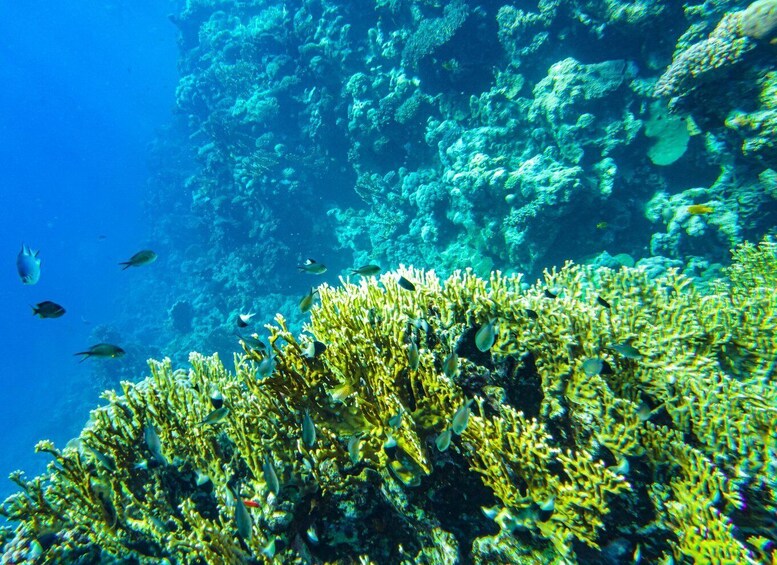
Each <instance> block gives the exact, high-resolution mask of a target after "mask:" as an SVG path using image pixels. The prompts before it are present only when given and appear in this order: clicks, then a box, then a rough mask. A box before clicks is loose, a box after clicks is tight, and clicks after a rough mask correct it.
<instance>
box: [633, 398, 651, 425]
mask: <svg viewBox="0 0 777 565" xmlns="http://www.w3.org/2000/svg"><path fill="white" fill-rule="evenodd" d="M652 415H653V411H652V410H651V409H650V406H648V405H647V403H645V402H640V403H639V406H638V407H637V418H639V421H640V422H647V421H648V420H650V417H651V416H652Z"/></svg>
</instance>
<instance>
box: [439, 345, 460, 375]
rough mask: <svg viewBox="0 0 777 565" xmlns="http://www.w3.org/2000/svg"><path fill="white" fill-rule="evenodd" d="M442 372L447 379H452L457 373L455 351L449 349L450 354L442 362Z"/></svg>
mask: <svg viewBox="0 0 777 565" xmlns="http://www.w3.org/2000/svg"><path fill="white" fill-rule="evenodd" d="M442 372H443V373H444V374H445V376H446V377H448V378H449V379H452V378H453V377H455V376H456V375H457V374H458V373H459V356H458V355H456V352H455V351H451V354H450V355H448V356H447V357H446V358H445V361H443V362H442Z"/></svg>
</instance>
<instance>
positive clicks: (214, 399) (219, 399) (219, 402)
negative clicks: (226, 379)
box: [210, 386, 224, 408]
mask: <svg viewBox="0 0 777 565" xmlns="http://www.w3.org/2000/svg"><path fill="white" fill-rule="evenodd" d="M210 404H211V406H213V408H221V407H222V406H223V405H224V395H223V394H221V391H220V390H219V389H217V388H216V387H215V386H214V387H213V388H212V389H211V391H210Z"/></svg>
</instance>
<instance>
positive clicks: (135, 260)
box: [119, 249, 157, 271]
mask: <svg viewBox="0 0 777 565" xmlns="http://www.w3.org/2000/svg"><path fill="white" fill-rule="evenodd" d="M156 259H157V254H156V253H154V252H153V251H151V250H150V249H144V250H143V251H138V252H137V253H135V254H134V255H133V256H132V257H130V258H129V260H127V261H122V262H121V263H119V265H124V266H123V267H122V269H121V270H122V271H126V270H127V269H129V268H130V267H141V266H143V265H149V264H151V263H153V262H154V261H156Z"/></svg>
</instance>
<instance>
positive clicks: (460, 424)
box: [451, 398, 472, 436]
mask: <svg viewBox="0 0 777 565" xmlns="http://www.w3.org/2000/svg"><path fill="white" fill-rule="evenodd" d="M470 404H472V399H471V398H470V399H469V400H467V401H466V402H465V403H464V404H463V405H462V406H461V408H459V409H458V410H456V413H455V414H454V415H453V420H452V421H451V429H452V430H453V433H454V434H456V435H457V436H460V435H461V434H462V433H464V430H466V429H467V424H468V423H469V415H470V413H471V412H472V411H471V410H470V408H469V406H470Z"/></svg>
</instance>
